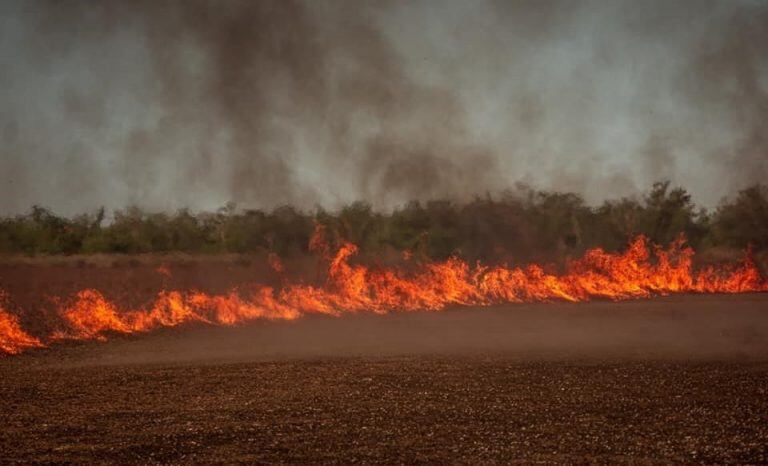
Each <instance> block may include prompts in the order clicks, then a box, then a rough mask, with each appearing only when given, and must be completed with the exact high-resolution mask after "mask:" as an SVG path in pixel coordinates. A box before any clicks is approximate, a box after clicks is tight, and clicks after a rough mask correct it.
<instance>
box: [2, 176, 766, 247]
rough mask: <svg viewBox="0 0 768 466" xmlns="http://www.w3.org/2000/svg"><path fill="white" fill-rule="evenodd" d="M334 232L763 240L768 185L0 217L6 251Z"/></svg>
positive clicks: (362, 243)
mask: <svg viewBox="0 0 768 466" xmlns="http://www.w3.org/2000/svg"><path fill="white" fill-rule="evenodd" d="M317 223H319V224H322V225H324V226H325V228H326V231H327V233H328V236H329V238H330V240H331V241H336V242H338V241H341V240H342V239H343V240H348V241H352V242H354V243H355V244H357V245H358V246H359V247H360V250H361V251H362V253H363V254H372V255H373V254H378V255H383V256H386V255H387V253H390V254H394V253H397V252H402V251H406V250H407V251H410V252H411V253H413V254H416V255H418V256H421V257H426V258H433V259H440V258H445V257H448V256H451V255H458V256H461V257H463V258H466V259H470V260H475V259H481V260H485V261H490V262H493V261H496V260H509V259H515V260H521V261H523V260H531V259H538V258H541V257H542V256H552V257H567V256H570V255H577V254H580V253H581V252H583V251H584V250H586V249H588V248H592V247H595V246H601V247H603V248H604V249H607V250H620V249H621V248H623V247H624V246H626V244H627V242H628V241H629V240H630V239H631V238H633V237H635V236H636V235H638V234H642V235H645V236H647V237H648V238H649V239H650V240H651V241H653V242H655V243H657V244H667V243H669V242H670V241H672V240H673V239H675V238H676V237H677V236H678V235H679V234H680V233H683V234H685V235H686V237H687V238H688V241H689V243H690V244H691V245H692V246H694V247H695V248H697V249H708V248H714V247H722V248H739V249H742V248H746V247H748V246H749V247H752V248H753V249H754V250H755V251H765V250H767V249H768V186H766V185H754V186H751V187H748V188H746V189H744V190H742V191H740V192H739V193H738V194H736V195H735V196H733V197H731V198H728V199H725V200H723V201H722V202H721V203H720V205H719V206H718V207H717V208H716V209H714V210H712V211H707V210H705V209H703V208H700V207H697V206H696V204H695V203H694V202H693V200H692V198H691V196H690V194H689V193H688V192H687V191H686V190H685V189H684V188H681V187H673V186H671V185H670V183H669V182H659V183H655V184H654V185H653V186H652V187H651V189H649V190H648V191H647V192H646V193H645V194H643V195H642V196H639V197H632V198H622V199H616V200H607V201H605V202H603V203H602V204H600V205H597V206H589V205H587V204H586V203H585V201H584V199H582V198H581V197H580V196H579V195H577V194H574V193H560V192H550V191H541V190H535V189H531V188H528V187H518V188H516V189H515V190H510V191H505V192H503V193H501V194H499V195H494V196H491V195H486V196H481V197H477V198H475V199H473V200H471V201H469V202H466V203H457V202H452V201H448V200H433V201H427V202H416V201H414V202H410V203H408V204H406V205H404V206H402V207H400V208H397V209H394V210H393V211H392V212H386V213H385V212H379V211H376V210H375V209H373V208H372V207H371V205H370V204H367V203H365V202H355V203H352V204H349V205H346V206H344V207H343V208H341V209H339V210H338V211H333V212H330V211H326V210H323V209H320V208H317V209H315V210H314V211H311V212H305V211H301V210H298V209H295V208H293V207H290V206H284V207H279V208H276V209H274V210H271V211H264V210H254V209H238V208H236V206H235V205H234V204H228V205H226V206H224V207H222V208H221V209H218V210H217V211H215V212H201V213H192V212H191V211H189V210H187V209H182V210H179V211H177V212H175V213H172V214H168V213H157V212H154V213H153V212H145V211H143V210H141V209H139V208H137V207H129V208H126V209H122V210H117V211H115V212H114V213H113V215H112V217H111V218H110V219H107V214H106V212H105V210H104V209H103V208H102V209H99V210H98V211H96V212H93V213H89V214H83V215H78V216H75V217H71V218H67V217H62V216H58V215H56V214H54V213H53V212H51V211H50V210H48V209H46V208H44V207H40V206H33V207H32V208H31V210H30V211H29V212H28V213H26V214H23V215H16V216H9V217H5V218H2V219H0V253H4V254H27V255H38V254H90V253H125V254H136V253H165V252H173V251H180V252H186V253H200V254H207V253H252V252H274V253H277V254H279V255H281V256H292V255H297V254H303V253H307V252H308V251H307V244H308V242H309V238H310V236H311V235H312V232H313V230H314V228H315V224H317Z"/></svg>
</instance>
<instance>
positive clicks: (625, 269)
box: [0, 228, 768, 354]
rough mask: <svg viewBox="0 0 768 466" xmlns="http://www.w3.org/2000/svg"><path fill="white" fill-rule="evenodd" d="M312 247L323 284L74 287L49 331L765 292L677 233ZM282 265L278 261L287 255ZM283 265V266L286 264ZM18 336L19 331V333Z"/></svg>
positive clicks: (754, 277) (19, 339)
mask: <svg viewBox="0 0 768 466" xmlns="http://www.w3.org/2000/svg"><path fill="white" fill-rule="evenodd" d="M311 246H312V249H313V250H315V251H317V252H319V253H320V254H322V255H323V256H327V257H328V270H327V279H326V281H325V283H324V284H323V285H321V286H313V285H307V284H286V285H284V286H283V287H282V288H281V289H279V290H276V289H274V288H271V287H267V286H263V285H254V286H253V287H252V288H251V289H250V290H249V291H248V292H243V291H238V290H232V291H231V292H229V293H227V294H224V295H210V294H206V293H202V292H180V291H161V292H160V293H159V294H158V296H157V298H156V299H155V302H154V303H153V304H152V305H151V306H150V307H149V308H147V309H139V310H124V309H119V308H118V307H117V305H116V304H115V303H112V302H110V301H109V300H107V299H106V298H105V297H104V296H103V295H102V294H101V293H99V292H98V291H96V290H92V289H85V290H82V291H80V292H78V293H77V294H76V295H75V296H74V297H73V298H72V299H71V300H70V301H69V302H66V303H65V304H64V305H63V306H62V307H61V309H60V310H59V315H60V316H61V318H62V320H63V321H64V323H65V324H66V325H65V327H66V328H64V329H62V330H59V331H57V332H54V333H53V334H52V335H50V336H49V337H48V338H47V340H48V341H54V340H58V339H78V340H87V339H100V340H103V339H105V338H106V337H107V334H109V333H110V332H118V333H134V332H146V331H149V330H152V329H155V328H159V327H173V326H177V325H180V324H185V323H190V322H198V323H206V324H217V325H235V324H239V323H242V322H247V321H250V320H254V319H296V318H299V317H300V316H302V315H305V314H329V315H340V314H343V313H350V312H361V311H368V312H375V313H386V312H391V311H415V310H440V309H444V308H445V307H447V306H452V305H473V306H486V305H491V304H496V303H520V302H546V301H572V302H579V301H587V300H590V299H612V300H624V299H633V298H642V297H649V296H652V295H665V294H669V293H681V292H687V293H744V292H764V291H768V281H766V280H764V279H763V278H762V277H761V276H760V273H759V271H758V268H757V266H756V265H755V263H754V261H753V260H752V259H751V257H750V256H749V254H747V257H746V258H745V259H744V261H743V262H742V263H741V264H735V265H734V264H732V265H726V266H722V267H714V266H709V267H706V268H704V269H703V270H701V271H698V272H695V271H694V270H693V265H692V264H693V255H694V251H693V249H691V248H690V247H688V246H686V245H685V239H684V238H683V237H682V236H681V237H680V238H678V239H677V240H676V241H674V242H673V243H672V244H670V245H669V247H668V248H667V249H662V248H660V247H658V246H651V245H649V242H648V240H647V239H646V238H645V237H642V236H640V237H638V238H636V239H635V240H634V241H633V242H632V243H631V244H630V246H629V248H628V249H627V251H626V252H624V253H608V252H606V251H604V250H602V249H600V248H596V249H592V250H590V251H587V253H586V254H585V255H584V256H583V257H582V258H580V259H577V260H573V261H570V262H569V263H568V264H567V265H566V271H565V272H564V273H562V274H552V273H548V272H546V271H545V269H544V268H543V267H541V266H539V265H535V264H533V265H529V266H527V267H514V268H513V267H506V266H494V267H488V266H484V265H482V264H477V265H475V266H471V265H469V264H467V263H466V262H464V261H462V260H460V259H458V258H455V257H454V258H450V259H448V260H445V261H442V262H432V263H426V264H423V265H421V266H419V268H417V269H416V270H411V271H409V270H406V269H399V268H369V267H366V266H364V265H357V264H352V263H350V258H352V257H353V256H354V255H355V254H356V253H357V246H355V245H354V244H351V243H345V244H343V245H342V246H341V247H340V248H339V249H338V251H336V253H335V254H330V252H329V250H330V249H329V247H328V246H327V244H326V243H325V240H324V231H323V230H322V228H318V230H317V231H316V234H315V235H314V236H313V239H312V244H311ZM281 266H282V264H281ZM280 270H282V269H280ZM14 335H15V336H14ZM41 345H42V343H41V342H40V341H39V340H36V339H35V338H33V337H31V336H29V335H27V334H26V333H24V332H23V331H22V330H21V328H20V327H19V326H18V322H17V321H16V320H14V319H13V318H12V317H11V316H10V315H8V314H4V313H0V350H2V351H4V352H6V353H10V354H15V353H17V352H20V351H23V350H24V349H26V348H32V347H35V346H41Z"/></svg>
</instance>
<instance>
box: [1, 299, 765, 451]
mask: <svg viewBox="0 0 768 466" xmlns="http://www.w3.org/2000/svg"><path fill="white" fill-rule="evenodd" d="M0 399H2V400H3V402H2V405H0V426H2V428H0V463H13V462H56V463H60V462H76V463H81V462H104V463H111V462H115V461H119V462H139V463H147V462H150V463H153V462H159V463H200V462H226V463H236V462H243V463H253V462H258V463H273V462H276V463H313V464H315V463H352V462H366V463H414V462H422V463H435V462H438V463H448V462H450V463H455V462H460V463H508V462H522V463H530V462H541V463H564V462H566V463H570V462H584V461H588V462H597V463H612V464H613V463H638V462H639V463H658V462H665V463H666V462H696V463H745V462H746V463H765V462H767V461H768V296H766V295H743V296H674V297H667V298H658V299H653V300H646V301H633V302H624V303H612V302H598V303H588V304H578V305H572V304H544V305H519V306H502V307H497V308H487V309H451V310H447V311H444V312H441V313H426V312H425V313H411V314H392V315H386V316H371V315H358V316H348V317H343V318H319V317H318V318H305V319H300V320H299V321H296V322H283V323H280V322H254V323H252V324H249V325H245V326H240V327H235V328H223V327H201V326H190V327H186V328H178V329H170V330H164V331H159V332H154V333H151V334H148V335H140V336H131V337H120V336H115V337H114V338H112V339H111V340H110V341H108V342H106V343H100V342H88V343H80V344H68V345H60V346H54V347H53V348H51V349H46V350H40V351H34V352H32V353H29V354H26V355H22V356H20V357H15V358H8V359H5V360H0Z"/></svg>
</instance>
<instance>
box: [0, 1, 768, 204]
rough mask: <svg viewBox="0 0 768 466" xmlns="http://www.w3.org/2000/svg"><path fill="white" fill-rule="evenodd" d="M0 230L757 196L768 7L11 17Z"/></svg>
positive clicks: (139, 4)
mask: <svg viewBox="0 0 768 466" xmlns="http://www.w3.org/2000/svg"><path fill="white" fill-rule="evenodd" d="M0 18H2V19H0V69H2V72H1V73H0V108H2V110H3V111H2V112H0V138H1V142H2V145H1V146H0V151H2V155H0V212H2V213H10V212H20V211H25V210H26V209H28V208H29V206H30V205H31V204H35V203H36V204H42V205H46V206H49V207H52V208H53V209H55V210H56V211H59V212H62V213H66V214H71V213H75V212H81V211H83V210H85V209H90V208H94V207H97V206H100V205H106V206H107V207H113V208H114V207H122V206H125V205H127V204H137V205H139V206H142V207H146V208H149V209H164V210H170V209H176V208H180V207H192V208H195V209H214V208H216V207H219V206H221V205H223V204H224V203H226V202H228V201H235V202H237V203H238V204H239V205H242V206H249V207H264V208H269V207H274V206H277V205H281V204H295V205H298V206H300V207H305V208H309V207H312V206H314V205H318V204H319V205H322V206H325V207H330V208H334V207H336V206H338V205H339V204H341V203H346V202H350V201H353V200H358V199H364V200H368V201H370V202H372V203H373V204H374V206H376V207H378V208H389V207H392V206H394V205H397V204H400V203H403V202H405V201H407V200H410V199H414V198H416V199H428V198H435V197H448V198H454V199H462V198H467V197H470V196H472V195H475V194H483V193H485V192H487V191H497V190H501V189H504V188H505V187H508V186H511V185H513V184H514V183H515V182H517V181H525V182H528V183H531V184H533V185H535V186H540V187H543V188H549V189H557V190H574V191H577V192H579V193H581V194H583V195H585V196H586V198H587V199H588V200H589V201H591V202H599V201H600V200H602V199H604V198H606V197H615V196H621V195H631V194H634V193H636V192H638V191H639V190H642V189H645V188H646V187H647V186H649V185H650V184H651V183H652V182H653V181H655V180H658V179H661V178H669V179H671V180H672V181H673V182H675V183H678V184H682V185H683V186H686V187H688V188H689V189H690V190H691V191H692V193H693V194H694V196H695V198H696V199H697V200H698V201H700V202H701V203H704V204H706V205H713V204H714V203H716V202H717V201H718V199H719V198H720V197H721V196H723V195H726V194H729V193H730V192H732V191H734V190H735V189H738V188H740V187H743V186H744V185H745V184H747V183H751V182H756V181H761V180H764V179H766V177H768V153H767V149H766V147H768V145H767V144H766V143H767V142H768V141H767V140H766V135H768V127H767V125H768V54H766V53H765V52H764V51H763V48H764V46H763V44H765V43H768V4H766V3H764V2H756V1H747V0H743V1H719V2H703V1H680V2H642V3H640V2H632V1H616V2H613V1H611V2H609V1H592V2H578V3H577V2H567V1H564V2H558V1H543V2H506V1H505V2H495V1H478V2H471V3H469V2H462V1H454V2H451V1H440V2H429V1H421V2H394V1H381V2H368V3H361V2H343V1H333V2H331V1H329V2H303V1H298V0H291V1H284V0H280V1H259V2H252V1H236V0H231V1H226V2H215V1H201V0H197V1H195V0H192V1H180V0H177V1H173V0H168V1H162V2H157V1H149V0H143V1H142V0H140V1H105V2H97V3H94V2H85V1H78V0H69V1H64V2H54V1H50V2H47V1H36V2H29V1H21V0H19V1H9V2H3V4H2V5H0Z"/></svg>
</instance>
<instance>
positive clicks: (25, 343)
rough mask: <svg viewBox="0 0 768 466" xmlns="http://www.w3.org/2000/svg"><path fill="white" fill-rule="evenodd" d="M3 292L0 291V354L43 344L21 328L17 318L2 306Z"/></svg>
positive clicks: (15, 352) (20, 350) (16, 351)
mask: <svg viewBox="0 0 768 466" xmlns="http://www.w3.org/2000/svg"><path fill="white" fill-rule="evenodd" d="M5 299H6V298H5V294H4V293H3V292H2V291H0V355H2V354H3V353H5V354H19V353H21V352H23V351H24V350H26V349H29V348H39V347H41V346H43V344H42V342H41V341H40V340H38V339H37V338H35V337H33V336H30V335H29V334H28V333H27V332H25V331H24V330H22V329H21V325H19V319H18V317H16V316H15V315H13V314H9V313H8V312H7V311H6V310H5V309H4V308H3V302H4V301H5Z"/></svg>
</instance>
